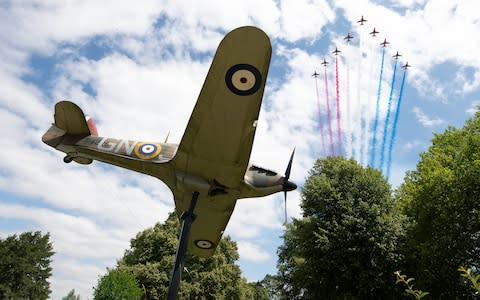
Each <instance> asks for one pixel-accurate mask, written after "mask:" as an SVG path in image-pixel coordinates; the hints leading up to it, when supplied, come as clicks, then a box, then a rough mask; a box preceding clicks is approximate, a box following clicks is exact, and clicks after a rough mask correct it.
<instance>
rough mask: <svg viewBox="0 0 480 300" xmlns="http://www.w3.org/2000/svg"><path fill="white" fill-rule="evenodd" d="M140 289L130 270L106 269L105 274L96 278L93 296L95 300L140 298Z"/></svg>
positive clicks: (141, 292) (141, 293)
mask: <svg viewBox="0 0 480 300" xmlns="http://www.w3.org/2000/svg"><path fill="white" fill-rule="evenodd" d="M142 295H143V291H142V289H140V288H139V287H138V284H137V281H136V280H135V277H134V276H133V274H132V273H131V272H128V271H124V270H117V269H113V270H108V272H107V274H105V275H104V276H102V277H101V278H99V279H98V283H97V286H96V287H95V288H94V291H93V297H94V299H96V300H116V299H140V297H141V296H142Z"/></svg>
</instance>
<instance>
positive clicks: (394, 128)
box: [387, 68, 407, 179]
mask: <svg viewBox="0 0 480 300" xmlns="http://www.w3.org/2000/svg"><path fill="white" fill-rule="evenodd" d="M406 77H407V69H406V68H405V71H403V78H402V85H401V87H400V93H399V95H398V102H397V108H396V109H395V118H394V119H393V127H392V137H391V138H390V145H389V147H388V160H387V179H388V178H390V168H391V167H392V149H393V143H394V142H395V134H396V132H397V123H398V117H399V116H400V104H401V103H402V96H403V87H404V86H405V78H406Z"/></svg>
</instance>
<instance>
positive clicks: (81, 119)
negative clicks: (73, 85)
mask: <svg viewBox="0 0 480 300" xmlns="http://www.w3.org/2000/svg"><path fill="white" fill-rule="evenodd" d="M54 118H55V126H56V127H57V128H59V129H62V130H65V131H66V133H67V134H70V135H98V132H97V128H96V126H95V122H94V121H93V119H92V118H90V117H88V116H87V117H86V116H85V114H84V113H83V111H82V110H81V109H80V107H78V106H77V105H76V104H75V103H73V102H70V101H60V102H58V103H57V104H55V115H54Z"/></svg>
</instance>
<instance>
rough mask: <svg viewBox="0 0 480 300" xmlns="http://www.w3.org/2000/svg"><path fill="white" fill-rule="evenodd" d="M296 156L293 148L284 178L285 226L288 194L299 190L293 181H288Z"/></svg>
mask: <svg viewBox="0 0 480 300" xmlns="http://www.w3.org/2000/svg"><path fill="white" fill-rule="evenodd" d="M294 154H295V148H293V151H292V155H290V160H289V161H288V165H287V170H285V177H284V178H283V188H282V190H283V193H284V199H285V224H287V192H289V191H293V190H294V189H296V188H297V185H296V184H295V183H293V182H291V181H288V179H289V178H290V172H291V170H292V162H293V156H294Z"/></svg>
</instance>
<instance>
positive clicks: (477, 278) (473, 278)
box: [458, 266, 480, 293]
mask: <svg viewBox="0 0 480 300" xmlns="http://www.w3.org/2000/svg"><path fill="white" fill-rule="evenodd" d="M458 271H460V272H461V273H462V274H461V275H462V277H465V278H466V279H468V280H470V282H471V283H472V288H473V289H474V290H476V291H477V292H479V293H480V273H478V274H474V273H472V269H471V268H468V269H466V268H465V267H464V266H461V267H460V268H458Z"/></svg>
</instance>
